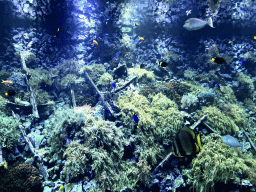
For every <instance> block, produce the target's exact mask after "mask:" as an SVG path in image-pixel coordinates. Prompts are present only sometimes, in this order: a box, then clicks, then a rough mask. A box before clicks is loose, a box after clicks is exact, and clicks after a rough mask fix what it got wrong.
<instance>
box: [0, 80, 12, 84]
mask: <svg viewBox="0 0 256 192" xmlns="http://www.w3.org/2000/svg"><path fill="white" fill-rule="evenodd" d="M2 83H5V84H13V83H12V81H9V80H6V81H4V80H2Z"/></svg>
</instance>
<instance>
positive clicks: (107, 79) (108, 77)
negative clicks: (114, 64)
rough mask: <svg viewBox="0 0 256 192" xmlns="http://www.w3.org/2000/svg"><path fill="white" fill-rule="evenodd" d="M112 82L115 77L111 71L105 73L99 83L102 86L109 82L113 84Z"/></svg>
mask: <svg viewBox="0 0 256 192" xmlns="http://www.w3.org/2000/svg"><path fill="white" fill-rule="evenodd" d="M112 82H113V77H112V76H111V75H110V74H109V73H104V74H103V75H102V76H101V77H100V79H99V81H98V82H97V83H98V85H100V86H106V85H107V84H111V83H112Z"/></svg>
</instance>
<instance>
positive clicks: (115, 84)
mask: <svg viewBox="0 0 256 192" xmlns="http://www.w3.org/2000/svg"><path fill="white" fill-rule="evenodd" d="M110 86H111V87H114V88H116V87H118V84H117V83H116V82H115V81H114V82H113V83H111V85H110Z"/></svg>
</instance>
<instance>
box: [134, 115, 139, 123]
mask: <svg viewBox="0 0 256 192" xmlns="http://www.w3.org/2000/svg"><path fill="white" fill-rule="evenodd" d="M132 118H133V120H134V121H135V123H139V117H138V116H137V115H136V114H135V113H134V112H132Z"/></svg>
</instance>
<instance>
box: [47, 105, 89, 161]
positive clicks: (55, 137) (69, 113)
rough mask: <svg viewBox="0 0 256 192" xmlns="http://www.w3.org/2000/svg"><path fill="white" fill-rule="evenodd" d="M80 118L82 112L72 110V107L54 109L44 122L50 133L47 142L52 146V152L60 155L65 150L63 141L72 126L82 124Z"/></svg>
mask: <svg viewBox="0 0 256 192" xmlns="http://www.w3.org/2000/svg"><path fill="white" fill-rule="evenodd" d="M87 110H89V109H87ZM81 118H83V113H77V112H74V109H63V108H58V109H57V110H56V111H55V113H54V116H53V118H52V119H51V121H50V122H48V121H47V122H46V123H45V128H46V129H47V130H49V131H48V132H49V133H50V137H49V138H48V143H50V145H51V147H52V149H51V150H52V152H54V153H56V154H59V155H60V156H61V157H62V154H63V152H64V151H65V146H63V143H65V142H66V141H65V138H66V136H67V135H68V133H70V131H72V130H73V128H74V127H77V126H79V125H81V124H82V121H80V119H81Z"/></svg>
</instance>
